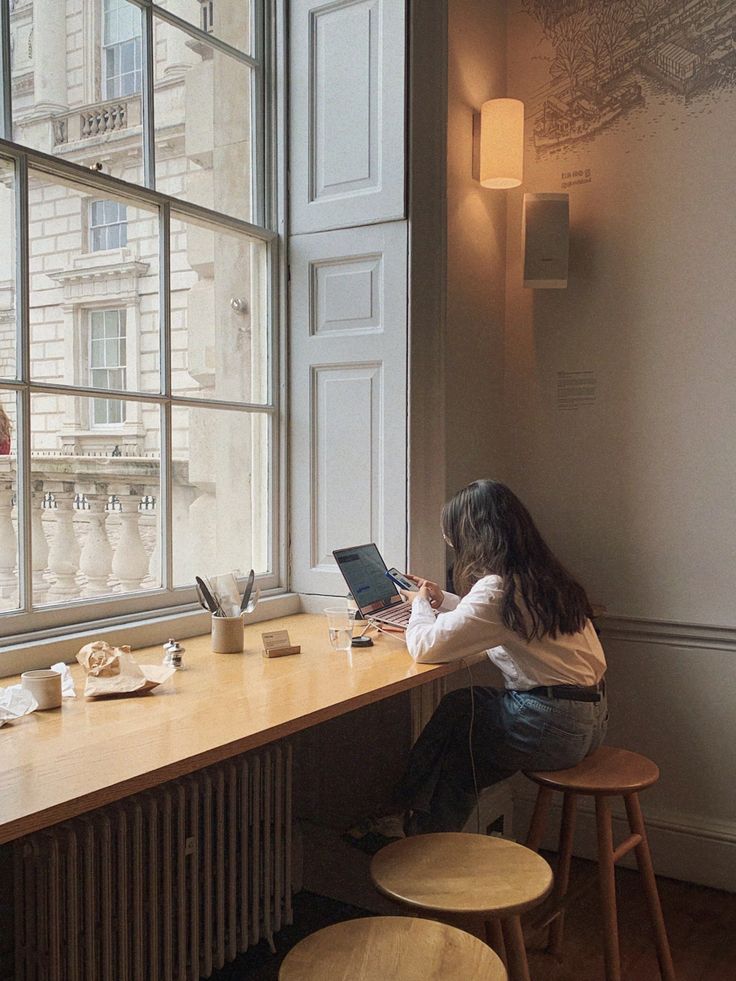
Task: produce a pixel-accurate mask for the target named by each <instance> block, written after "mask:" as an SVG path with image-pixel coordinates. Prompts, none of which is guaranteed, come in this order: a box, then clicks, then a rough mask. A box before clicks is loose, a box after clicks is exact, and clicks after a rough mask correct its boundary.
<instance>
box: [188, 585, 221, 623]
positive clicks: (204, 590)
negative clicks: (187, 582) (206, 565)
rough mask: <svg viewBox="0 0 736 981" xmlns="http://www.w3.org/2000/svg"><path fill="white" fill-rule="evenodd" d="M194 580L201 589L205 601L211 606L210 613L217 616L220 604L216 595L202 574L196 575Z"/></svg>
mask: <svg viewBox="0 0 736 981" xmlns="http://www.w3.org/2000/svg"><path fill="white" fill-rule="evenodd" d="M194 581H195V582H196V584H197V585H198V586H199V588H200V589H201V591H202V595H203V596H204V601H205V603H206V604H207V606H208V607H209V610H210V613H212V614H213V616H216V615H217V611H218V610H219V609H220V604H219V603H218V602H217V601H216V600H215V598H214V596H213V595H212V593H211V592H210V591H209V589H208V588H207V585H206V583H205V582H204V580H203V579H202V578H201V576H195V577H194Z"/></svg>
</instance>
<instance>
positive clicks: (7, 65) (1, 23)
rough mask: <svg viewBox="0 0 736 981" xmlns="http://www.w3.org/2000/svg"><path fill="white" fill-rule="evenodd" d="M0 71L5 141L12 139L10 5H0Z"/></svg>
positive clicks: (0, 125) (4, 2) (0, 121)
mask: <svg viewBox="0 0 736 981" xmlns="http://www.w3.org/2000/svg"><path fill="white" fill-rule="evenodd" d="M0 70H1V71H2V117H1V118H0V130H1V131H2V134H3V136H4V137H5V139H6V140H12V138H13V105H12V96H11V92H12V63H11V57H10V4H9V3H8V2H7V0H2V3H0Z"/></svg>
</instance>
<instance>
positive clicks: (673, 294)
mask: <svg viewBox="0 0 736 981" xmlns="http://www.w3.org/2000/svg"><path fill="white" fill-rule="evenodd" d="M527 6H529V7H532V6H534V5H533V4H528V5H527ZM536 6H537V8H538V9H543V10H546V11H547V12H548V13H549V11H550V10H551V9H552V8H553V7H555V6H558V7H559V6H561V5H555V4H553V3H538V4H536ZM574 7H575V4H574V3H570V4H568V5H567V9H568V11H570V12H572V13H573V17H574V21H577V24H575V22H573V24H572V28H570V27H569V26H568V27H565V25H560V26H561V27H562V29H563V31H564V30H568V31H571V32H572V34H573V35H577V37H576V39H575V41H574V44H573V49H574V48H575V46H577V48H578V56H579V54H580V49H581V48H584V47H585V45H586V44H589V41H588V40H586V39H585V36H584V35H585V31H586V30H587V28H588V27H589V26H590V21H591V18H592V17H594V16H595V15H596V12H597V13H598V14H602V13H603V12H604V11H606V10H609V11H610V10H613V11H614V12H615V13H618V14H619V15H622V16H623V14H624V11H625V7H624V5H622V4H621V3H616V2H614V3H610V4H590V3H583V2H581V3H579V4H578V5H577V7H578V9H577V12H575V11H573V8H574ZM683 7H684V10H685V21H684V22H683V21H682V11H683ZM502 8H503V13H505V17H504V16H500V13H499V12H500V11H501V9H502ZM629 9H631V7H630V5H629ZM678 18H679V21H680V22H679V23H677V22H676V21H677V20H678ZM734 18H736V3H734V2H733V0H692V2H686V3H685V4H681V3H678V4H663V5H662V7H661V8H660V12H659V15H658V19H657V18H655V21H654V22H653V24H652V25H650V28H649V30H647V26H646V25H645V24H644V23H643V22H642V23H640V24H637V23H636V22H635V21H632V20H631V18H630V16H629V22H628V24H627V26H626V32H625V36H624V37H623V38H622V39H621V41H620V44H619V48H618V50H617V52H614V55H615V62H614V68H613V71H611V62H610V58H608V57H607V56H606V55H603V56H602V57H601V59H600V62H599V64H598V65H597V67H596V74H597V76H598V77H597V79H596V81H597V82H598V83H599V86H600V87H599V88H598V91H597V93H596V85H595V84H594V83H593V79H592V74H593V71H592V69H591V67H590V65H588V67H587V69H586V68H585V67H584V65H583V63H582V62H581V61H580V59H579V57H578V58H577V63H575V57H576V56H573V63H572V64H571V63H570V61H569V60H568V61H567V64H566V66H565V60H564V59H558V61H557V64H556V65H555V66H554V71H555V72H558V71H560V72H562V74H560V75H558V77H557V79H554V78H553V77H552V74H551V71H550V70H551V69H552V67H553V65H554V59H555V57H556V55H557V51H556V50H555V46H554V44H553V43H552V41H551V40H550V39H549V38H545V37H543V34H542V29H541V26H540V24H539V23H538V22H535V21H534V20H533V19H532V17H531V16H530V15H529V13H527V12H525V11H524V10H523V9H522V3H521V0H509V2H508V3H507V4H485V3H482V2H480V0H477V2H475V0H473V2H467V3H466V2H460V0H451V2H450V32H449V98H448V190H447V204H448V208H447V211H448V214H447V347H446V383H445V392H446V403H447V411H446V416H447V421H448V422H447V432H448V437H447V452H446V459H447V488H448V492H452V491H454V490H455V489H456V488H457V487H458V486H459V485H461V484H462V483H464V482H465V481H466V480H469V479H471V478H473V477H475V476H478V475H480V474H481V473H484V474H490V475H493V476H500V477H501V479H504V480H507V481H508V482H509V483H510V484H511V486H512V487H513V488H514V489H515V490H517V491H518V493H519V494H520V496H521V497H522V499H523V500H524V501H525V502H526V503H527V504H528V505H529V507H530V509H531V510H532V512H533V514H534V515H535V517H536V518H537V519H538V521H539V524H540V526H541V528H542V530H543V532H544V533H545V535H546V536H547V538H548V539H549V540H550V542H551V544H552V545H553V547H554V549H555V550H556V551H557V552H558V554H560V556H561V557H562V558H563V560H564V561H565V562H566V563H567V564H568V565H569V566H570V567H571V568H572V570H573V571H574V572H575V574H577V575H578V576H579V577H580V578H581V580H582V581H583V583H584V584H585V586H586V587H587V588H588V590H589V592H590V594H591V596H592V598H593V599H595V600H596V601H599V602H602V603H604V604H605V605H606V606H607V607H608V609H609V611H610V612H611V613H612V614H614V617H612V618H610V619H609V620H608V623H607V625H606V626H605V627H604V643H605V647H606V652H607V656H608V660H609V679H610V687H611V714H612V723H611V730H610V733H609V741H610V742H611V743H612V744H615V745H620V746H627V747H629V748H631V749H635V750H638V751H640V752H643V753H646V754H648V755H650V756H651V757H652V758H653V759H655V760H657V762H658V763H659V765H660V767H661V770H662V778H661V781H660V783H659V784H658V785H657V786H656V787H655V788H653V789H652V790H651V791H648V792H647V794H646V795H645V798H644V807H645V811H646V814H647V818H648V823H649V828H650V837H651V841H652V847H653V850H654V856H655V864H656V866H657V868H658V870H660V871H661V872H662V873H664V874H669V875H672V876H675V877H680V878H685V879H691V880H694V881H699V882H704V883H706V884H711V885H715V886H718V887H721V888H727V889H736V825H735V824H734V817H733V810H734V809H733V799H734V798H733V787H732V780H731V779H730V771H729V769H728V767H727V765H726V764H725V761H726V760H727V759H728V754H729V747H730V746H731V745H732V744H733V743H734V741H735V740H736V728H735V723H734V715H733V711H732V705H733V703H734V696H736V662H735V661H734V654H735V653H736V607H735V606H734V603H733V577H734V572H735V569H736V522H734V501H736V493H735V491H736V486H735V484H736V479H735V477H734V474H736V443H735V442H734V438H733V433H734V431H736V394H735V393H736V387H734V385H733V369H734V365H736V330H734V328H735V327H736V313H735V311H736V277H734V275H733V261H734V255H735V254H736V212H734V209H733V201H732V198H733V190H732V188H733V176H734V171H733V160H734V158H735V154H736V124H735V123H734V119H736V84H734V83H733V82H732V79H734V78H735V77H736V73H735V72H734V70H733V69H728V58H727V59H726V61H725V62H724V61H722V60H720V59H721V57H722V56H723V54H724V52H726V53H727V52H728V51H729V50H731V49H730V47H729V46H730V45H732V43H733V41H732V39H733V36H734V35H733V33H732V31H733V29H734V27H736V20H735V19H734ZM504 32H505V33H506V37H505V38H504ZM716 35H718V36H717V37H716ZM696 41H697V44H696V43H695V42H696ZM669 43H675V44H676V45H677V47H678V48H679V49H680V52H682V51H684V52H687V50H688V45H689V46H690V47H691V48H692V49H693V50H695V49H696V48H697V49H699V50H701V51H702V50H706V51H708V52H709V53H710V58H711V63H712V64H716V63H717V69H718V71H717V73H714V74H713V76H712V78H711V79H710V80H708V79H707V78H705V77H703V78H701V79H700V86H699V87H697V86H696V87H695V89H694V90H693V91H691V92H689V93H687V94H685V93H683V92H679V91H677V90H676V88H675V86H674V85H673V83H672V79H671V78H669V79H668V78H667V77H666V75H664V76H661V77H660V78H659V79H654V78H653V77H652V76H651V75H650V74H648V73H647V71H645V70H644V69H643V68H642V66H641V58H642V56H643V52H644V51H650V52H656V51H657V49H660V50H661V49H662V48H663V46H664V45H666V44H669ZM686 56H687V55H686V54H685V55H682V54H681V53H680V54H679V55H678V57H682V58H686ZM627 59H628V63H629V68H628V70H627V71H625V72H624V71H622V68H623V66H624V63H625V62H626V60H627ZM565 67H567V68H568V69H570V68H572V69H574V71H575V73H576V74H577V76H578V80H579V81H580V80H582V82H583V86H584V87H587V88H588V96H589V98H588V101H587V103H584V105H583V110H584V111H587V112H588V113H589V118H590V119H592V120H593V121H594V125H592V126H588V127H587V132H586V131H585V130H586V126H587V124H581V123H580V118H582V116H583V115H584V112H583V113H578V114H576V112H575V110H569V111H568V112H567V118H566V119H565V118H563V120H562V124H563V126H564V125H568V126H569V127H570V128H571V129H572V130H574V129H575V127H577V136H578V137H579V138H578V139H574V140H567V141H561V142H559V143H558V145H556V146H547V147H546V148H543V147H541V146H540V147H539V148H538V147H537V146H536V145H535V139H534V133H535V127H537V126H538V125H539V124H540V122H541V119H542V116H541V113H542V110H543V107H544V104H545V101H548V100H550V98H551V97H552V99H553V102H554V100H556V102H557V104H558V106H559V105H560V104H561V107H562V110H563V111H564V110H565V102H566V101H567V100H569V99H570V94H569V86H570V82H569V79H570V76H569V74H568V75H567V76H565V74H564V70H565ZM631 84H635V85H640V86H641V94H640V95H638V94H637V92H636V90H635V89H633V90H631V89H629V90H628V96H626V95H625V94H624V95H622V92H623V89H624V87H626V86H629V85H631ZM495 95H508V96H514V97H518V98H521V99H523V100H524V101H525V103H526V113H527V130H526V150H525V178H524V184H523V186H522V187H521V188H519V189H518V190H512V191H509V192H492V191H482V190H481V189H480V188H479V186H478V185H476V184H473V182H472V181H471V179H470V176H469V175H470V162H469V154H470V137H469V130H470V110H471V107H472V108H477V106H479V105H480V103H481V102H482V101H483V99H485V98H488V97H490V96H495ZM610 96H613V101H611V99H610ZM616 98H619V99H620V100H621V103H623V102H626V101H627V98H628V100H630V102H631V104H628V105H626V106H625V107H622V105H618V106H617V105H616ZM596 99H598V102H597V104H596ZM607 99H608V101H606V100H607ZM606 106H608V112H607V111H606ZM612 107H613V108H612ZM553 116H554V113H553V111H550V113H549V115H548V126H547V127H546V128H540V129H538V130H537V132H538V134H540V135H544V134H545V132H546V134H547V136H548V137H549V134H550V133H551V132H553V131H554V127H553V126H551V125H549V120H550V119H553ZM609 116H610V118H609ZM540 143H541V140H540ZM573 172H577V173H573ZM560 191H567V192H568V193H569V194H570V213H571V242H570V280H569V285H568V288H567V289H566V290H561V291H553V290H539V291H531V290H525V289H524V288H523V287H522V285H521V206H522V198H523V193H524V192H560ZM506 209H507V212H506ZM504 278H505V287H506V288H505V296H504V295H503V291H502V288H501V285H500V284H502V282H503V280H504ZM576 371H591V372H593V373H594V375H595V379H596V389H595V400H594V402H593V403H592V404H589V405H585V406H580V407H579V408H577V409H574V410H569V409H565V410H563V409H561V408H558V398H557V397H558V381H559V374H558V373H560V372H576ZM663 621H664V622H663ZM667 621H669V622H667ZM717 626H719V627H723V628H725V629H715V627H717ZM474 674H477V675H478V677H477V678H476V680H478V681H481V680H486V679H485V678H483V676H482V673H480V672H477V671H476V669H474ZM517 790H518V793H517V799H516V805H517V809H516V816H517V823H516V830H517V832H518V833H521V834H523V832H524V824H525V820H526V818H527V817H528V815H529V813H530V807H531V797H532V794H531V791H530V789H529V786H528V784H527V783H526V781H523V780H522V781H521V782H520V784H519V787H518V788H517ZM621 817H622V815H621V814H618V815H617V820H619V821H620V819H621ZM579 830H580V835H579V838H578V845H577V848H578V850H579V851H580V853H582V854H588V855H592V854H593V850H594V841H595V838H594V818H593V815H592V813H591V812H588V811H586V810H585V808H583V813H582V815H581V820H580V828H579ZM619 830H620V831H621V832H622V833H623V824H621V825H620V829H619Z"/></svg>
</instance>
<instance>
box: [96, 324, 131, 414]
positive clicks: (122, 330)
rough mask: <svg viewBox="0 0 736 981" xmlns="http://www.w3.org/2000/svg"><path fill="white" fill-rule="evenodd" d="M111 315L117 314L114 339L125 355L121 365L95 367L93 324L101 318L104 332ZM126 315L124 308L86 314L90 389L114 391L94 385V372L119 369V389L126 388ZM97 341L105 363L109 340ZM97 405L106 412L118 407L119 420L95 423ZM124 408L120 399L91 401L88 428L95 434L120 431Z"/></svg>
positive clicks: (106, 386)
mask: <svg viewBox="0 0 736 981" xmlns="http://www.w3.org/2000/svg"><path fill="white" fill-rule="evenodd" d="M111 313H114V314H117V317H116V320H117V325H116V326H117V330H118V333H117V337H116V338H115V339H116V340H117V341H118V342H119V341H120V340H122V341H123V346H124V348H125V352H126V353H125V356H124V357H123V358H121V359H120V360H121V362H122V363H121V364H116V365H108V364H107V363H105V365H104V366H100V365H98V366H95V365H93V363H92V362H93V356H94V349H95V338H94V336H93V334H94V330H95V327H96V326H97V325H96V324H95V321H96V320H98V319H100V318H102V320H103V321H105V322H104V323H103V324H102V326H103V327H104V328H105V330H106V329H107V326H108V325H107V323H106V321H107V319H108V314H111ZM126 314H127V310H126V308H125V307H100V308H98V309H97V310H90V311H89V313H88V315H87V316H88V322H87V366H88V371H89V379H88V381H89V386H90V388H109V389H111V390H114V388H115V386H114V385H101V384H97V385H95V372H96V371H109V370H113V371H120V370H121V369H122V372H123V384H122V385H120V386H119V387H120V388H126V387H127V386H126V379H127V373H128V364H127V362H128V356H127V348H128V336H127V333H128V332H127V317H126ZM99 340H100V341H101V342H102V347H103V348H104V349H105V362H107V351H108V345H107V341H108V340H109V338H108V337H102V338H99ZM98 404H101V405H104V406H106V408H107V409H108V410H110V409H112V408H113V407H116V406H117V407H119V411H120V419H118V420H115V421H112V422H111V421H110V420H109V419H106V420H105V421H104V422H97V420H96V419H95V410H96V408H97V406H98ZM125 407H126V403H125V402H124V401H123V400H122V399H115V400H114V401H113V400H111V399H105V400H104V401H102V400H101V399H100V400H97V399H92V402H91V403H90V420H89V428H90V429H91V430H93V431H95V432H99V431H100V430H103V431H109V430H113V431H114V430H120V429H122V427H123V426H124V425H125V421H126V413H125Z"/></svg>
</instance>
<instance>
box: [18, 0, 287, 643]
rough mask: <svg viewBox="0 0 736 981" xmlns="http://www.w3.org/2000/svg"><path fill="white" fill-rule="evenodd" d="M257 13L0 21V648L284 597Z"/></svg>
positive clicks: (161, 6)
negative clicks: (211, 581) (226, 576)
mask: <svg viewBox="0 0 736 981" xmlns="http://www.w3.org/2000/svg"><path fill="white" fill-rule="evenodd" d="M3 2H7V0H3ZM264 3H265V0H217V3H216V5H215V7H213V5H212V4H211V3H210V4H205V5H201V4H200V3H199V2H197V0H193V2H191V3H186V2H185V3H175V4H174V3H169V2H166V3H165V2H163V0H162V2H161V3H154V2H152V0H135V2H133V0H67V2H58V3H57V2H56V0H53V2H52V0H45V2H41V0H36V2H35V3H34V4H33V6H32V7H31V6H30V5H16V7H15V8H13V9H11V8H8V10H9V16H7V17H5V18H4V19H3V29H4V30H6V31H9V32H10V37H9V38H6V39H5V43H4V49H5V50H10V44H9V42H11V41H12V42H13V44H12V46H13V50H15V51H18V50H21V49H22V50H23V51H24V52H25V53H27V52H28V51H29V50H31V51H32V56H31V57H30V60H29V58H28V57H25V60H23V59H19V58H15V59H14V62H13V65H12V66H11V65H9V64H7V63H6V64H4V65H3V76H2V85H3V88H4V90H5V98H4V100H2V103H0V123H2V128H3V132H4V134H5V136H6V138H5V139H2V140H0V409H1V410H2V412H0V636H4V637H5V638H6V639H7V638H10V637H18V636H23V635H26V634H27V633H28V632H29V631H34V630H50V629H53V630H58V629H68V630H72V629H75V626H76V625H77V624H80V623H87V622H89V621H94V620H99V619H104V618H110V617H118V618H124V619H130V618H135V617H136V616H148V615H150V612H151V611H156V610H163V609H167V610H168V609H171V608H175V607H180V606H181V607H186V606H188V605H191V604H192V603H193V602H194V601H195V591H194V587H193V583H194V575H195V574H205V575H207V574H216V573H220V572H225V571H229V570H240V571H241V572H245V573H247V571H248V570H249V569H250V568H251V567H253V568H254V569H255V571H256V573H257V574H258V576H259V577H260V583H261V586H262V587H276V586H279V585H280V584H281V581H280V570H279V567H278V556H279V554H280V549H279V529H278V525H277V515H278V514H279V504H278V488H279V484H278V479H277V477H278V475H277V468H276V461H277V460H278V458H279V452H278V446H277V439H278V432H279V424H278V414H277V408H278V407H277V393H278V390H279V386H278V384H277V377H276V374H275V372H276V368H277V364H278V358H277V357H276V356H275V354H276V347H275V344H276V331H275V328H274V323H273V310H274V307H275V304H274V301H273V297H274V295H275V294H274V275H275V274H274V269H275V264H274V256H275V249H276V245H275V241H276V240H275V235H274V232H273V231H272V228H273V223H274V219H273V216H272V215H271V214H270V213H269V210H268V209H272V208H273V204H272V202H273V201H274V200H275V195H274V194H273V193H271V192H272V190H273V189H272V185H271V181H270V174H269V172H268V170H267V168H266V166H265V161H266V160H267V159H269V158H270V157H271V154H268V153H266V148H267V147H268V146H269V143H270V139H271V134H270V133H269V132H268V131H267V129H266V125H267V124H266V121H267V120H268V119H270V118H271V117H272V115H273V114H272V113H271V112H270V111H268V109H269V107H268V104H267V103H268V99H269V93H270V91H271V88H272V72H271V71H270V66H269V65H267V64H266V61H265V56H264V50H265V47H266V45H265V42H264V37H263V23H264V10H263V8H262V5H263V4H264ZM204 7H206V14H205V11H204ZM215 9H216V22H215V21H214V20H213V12H214V10H215ZM31 31H32V36H33V43H32V45H31V47H30V48H29V46H28V44H27V38H28V36H29V32H31ZM24 39H25V41H24ZM29 76H31V81H32V84H26V80H27V78H28V77H29ZM2 107H4V110H3V108H2ZM38 151H42V152H40V153H39V152H38Z"/></svg>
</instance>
